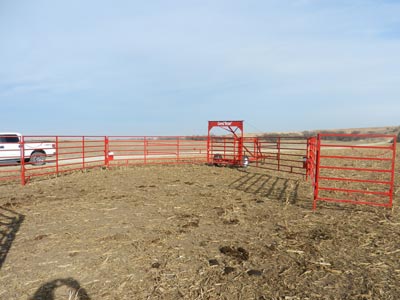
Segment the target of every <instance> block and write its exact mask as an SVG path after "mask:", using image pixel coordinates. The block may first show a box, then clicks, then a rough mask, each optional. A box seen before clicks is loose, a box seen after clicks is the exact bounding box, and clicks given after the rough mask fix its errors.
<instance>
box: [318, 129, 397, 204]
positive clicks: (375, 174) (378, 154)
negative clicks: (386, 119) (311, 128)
mask: <svg viewBox="0 0 400 300" xmlns="http://www.w3.org/2000/svg"><path fill="white" fill-rule="evenodd" d="M395 157H396V136H393V135H371V134H368V135H363V134H319V135H318V137H317V152H316V171H315V189H314V203H313V208H314V209H315V208H316V207H317V203H318V202H319V201H327V202H339V203H352V204H364V205H372V206H383V207H392V204H393V194H394V175H395Z"/></svg>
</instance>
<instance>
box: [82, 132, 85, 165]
mask: <svg viewBox="0 0 400 300" xmlns="http://www.w3.org/2000/svg"><path fill="white" fill-rule="evenodd" d="M82 169H85V137H84V136H82Z"/></svg>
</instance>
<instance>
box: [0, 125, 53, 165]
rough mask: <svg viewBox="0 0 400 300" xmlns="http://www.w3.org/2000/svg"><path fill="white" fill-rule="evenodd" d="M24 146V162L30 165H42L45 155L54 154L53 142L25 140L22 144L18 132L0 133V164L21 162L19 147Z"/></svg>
mask: <svg viewBox="0 0 400 300" xmlns="http://www.w3.org/2000/svg"><path fill="white" fill-rule="evenodd" d="M22 147H23V148H24V162H27V163H29V164H32V165H43V164H45V162H46V157H48V156H53V155H55V154H56V146H55V144H54V143H41V142H38V143H33V142H26V141H24V144H23V145H22V135H21V134H20V133H10V132H6V133H0V164H2V165H4V164H15V163H20V162H21V155H22V153H21V148H22Z"/></svg>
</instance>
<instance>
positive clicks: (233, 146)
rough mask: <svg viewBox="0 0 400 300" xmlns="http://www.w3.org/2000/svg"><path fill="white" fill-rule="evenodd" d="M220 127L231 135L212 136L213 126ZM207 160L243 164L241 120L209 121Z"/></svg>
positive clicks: (219, 163) (210, 162)
mask: <svg viewBox="0 0 400 300" xmlns="http://www.w3.org/2000/svg"><path fill="white" fill-rule="evenodd" d="M215 127H217V128H221V129H223V130H225V131H227V132H229V133H230V134H231V135H228V136H213V135H211V130H212V129H213V128H215ZM207 162H208V163H209V164H216V165H237V166H241V165H243V121H209V122H208V140H207Z"/></svg>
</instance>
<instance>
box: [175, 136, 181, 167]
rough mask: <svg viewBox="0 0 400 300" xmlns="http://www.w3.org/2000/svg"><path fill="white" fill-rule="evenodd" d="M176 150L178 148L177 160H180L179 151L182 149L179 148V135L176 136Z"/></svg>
mask: <svg viewBox="0 0 400 300" xmlns="http://www.w3.org/2000/svg"><path fill="white" fill-rule="evenodd" d="M176 150H177V156H176V161H177V162H179V157H180V156H179V151H180V148H179V136H177V137H176Z"/></svg>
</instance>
